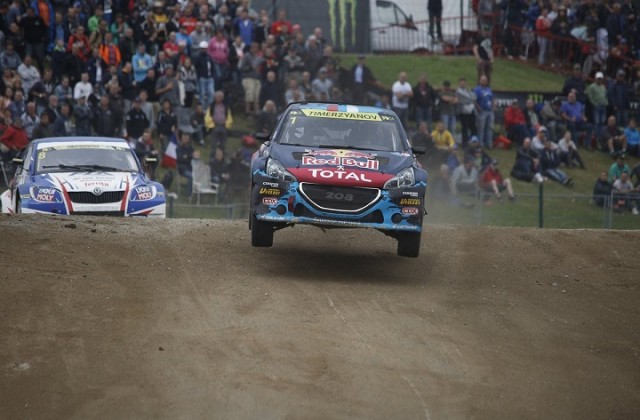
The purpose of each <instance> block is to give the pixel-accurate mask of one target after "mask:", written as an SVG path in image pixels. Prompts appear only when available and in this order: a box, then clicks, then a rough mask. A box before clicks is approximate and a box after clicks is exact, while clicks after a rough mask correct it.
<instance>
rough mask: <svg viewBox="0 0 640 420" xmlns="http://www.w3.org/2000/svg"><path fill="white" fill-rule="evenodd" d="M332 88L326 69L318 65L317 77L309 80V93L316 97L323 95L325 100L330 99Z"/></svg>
mask: <svg viewBox="0 0 640 420" xmlns="http://www.w3.org/2000/svg"><path fill="white" fill-rule="evenodd" d="M332 90H333V82H332V81H331V79H328V78H327V69H326V68H325V67H320V69H319V70H318V77H316V78H315V79H314V80H313V82H311V94H312V95H313V97H314V98H316V99H319V98H321V97H323V98H326V99H325V100H326V101H330V100H331V93H332Z"/></svg>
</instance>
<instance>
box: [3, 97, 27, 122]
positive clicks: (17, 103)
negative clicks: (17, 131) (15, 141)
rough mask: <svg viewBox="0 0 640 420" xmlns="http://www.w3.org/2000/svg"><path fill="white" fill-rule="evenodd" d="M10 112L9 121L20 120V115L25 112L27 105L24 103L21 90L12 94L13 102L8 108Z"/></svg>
mask: <svg viewBox="0 0 640 420" xmlns="http://www.w3.org/2000/svg"><path fill="white" fill-rule="evenodd" d="M8 109H9V111H10V112H11V119H12V120H15V119H16V118H20V117H21V116H22V114H24V113H25V111H26V110H27V103H26V102H25V101H24V95H23V94H22V91H21V90H16V92H15V93H14V94H13V101H11V104H9V107H8Z"/></svg>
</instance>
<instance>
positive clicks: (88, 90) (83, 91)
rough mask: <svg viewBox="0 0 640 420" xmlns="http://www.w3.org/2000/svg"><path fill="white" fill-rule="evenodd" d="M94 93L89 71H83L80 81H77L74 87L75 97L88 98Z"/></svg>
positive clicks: (76, 98)
mask: <svg viewBox="0 0 640 420" xmlns="http://www.w3.org/2000/svg"><path fill="white" fill-rule="evenodd" d="M92 93H93V86H91V82H89V73H87V72H86V71H85V72H83V73H82V75H81V76H80V81H79V82H78V83H76V86H75V88H74V89H73V99H75V100H78V98H82V97H84V98H88V97H89V95H91V94H92Z"/></svg>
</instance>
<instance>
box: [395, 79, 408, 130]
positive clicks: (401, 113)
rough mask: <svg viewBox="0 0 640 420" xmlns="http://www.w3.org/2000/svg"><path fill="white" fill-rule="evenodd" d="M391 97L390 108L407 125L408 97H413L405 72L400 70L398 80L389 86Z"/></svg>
mask: <svg viewBox="0 0 640 420" xmlns="http://www.w3.org/2000/svg"><path fill="white" fill-rule="evenodd" d="M391 91H392V92H393V97H392V98H391V108H392V109H393V111H394V112H395V113H396V114H398V117H399V118H400V121H401V122H402V125H403V126H404V127H405V128H406V127H407V120H408V117H409V99H411V98H412V97H413V89H412V88H411V84H409V82H407V73H405V72H400V74H399V75H398V80H397V81H396V82H395V83H394V84H393V86H392V87H391Z"/></svg>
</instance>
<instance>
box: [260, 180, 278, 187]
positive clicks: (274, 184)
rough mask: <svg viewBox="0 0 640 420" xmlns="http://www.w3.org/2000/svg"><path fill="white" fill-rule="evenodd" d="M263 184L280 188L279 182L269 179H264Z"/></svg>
mask: <svg viewBox="0 0 640 420" xmlns="http://www.w3.org/2000/svg"><path fill="white" fill-rule="evenodd" d="M262 185H264V186H265V187H272V188H278V187H279V185H278V183H277V182H269V181H264V182H263V183H262Z"/></svg>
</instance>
